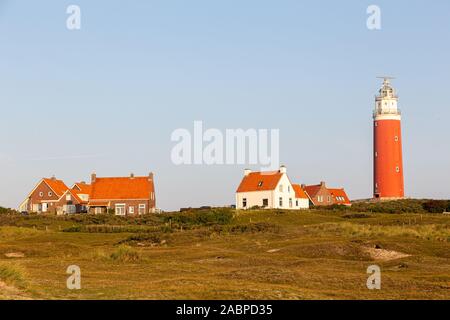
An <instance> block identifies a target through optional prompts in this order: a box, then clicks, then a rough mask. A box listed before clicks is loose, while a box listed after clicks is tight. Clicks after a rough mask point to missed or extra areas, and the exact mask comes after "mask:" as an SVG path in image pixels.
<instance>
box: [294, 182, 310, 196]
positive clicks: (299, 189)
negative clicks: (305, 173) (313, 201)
mask: <svg viewBox="0 0 450 320" xmlns="http://www.w3.org/2000/svg"><path fill="white" fill-rule="evenodd" d="M292 188H294V191H295V197H296V198H297V199H308V195H307V194H306V193H305V191H304V190H303V189H302V187H301V186H300V185H299V184H293V185H292Z"/></svg>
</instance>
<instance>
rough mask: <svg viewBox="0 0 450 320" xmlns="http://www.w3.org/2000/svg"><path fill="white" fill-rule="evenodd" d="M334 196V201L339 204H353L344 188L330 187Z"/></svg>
mask: <svg viewBox="0 0 450 320" xmlns="http://www.w3.org/2000/svg"><path fill="white" fill-rule="evenodd" d="M328 190H329V191H330V192H331V195H332V196H333V198H334V201H335V202H336V203H338V204H346V205H348V204H351V202H350V199H349V198H348V196H347V193H346V192H345V190H344V189H328Z"/></svg>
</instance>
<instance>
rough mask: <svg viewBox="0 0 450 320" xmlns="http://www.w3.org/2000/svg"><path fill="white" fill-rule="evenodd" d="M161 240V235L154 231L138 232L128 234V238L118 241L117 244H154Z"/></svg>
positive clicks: (159, 242)
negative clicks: (149, 232)
mask: <svg viewBox="0 0 450 320" xmlns="http://www.w3.org/2000/svg"><path fill="white" fill-rule="evenodd" d="M161 242H162V239H161V236H160V235H159V234H156V233H151V234H147V233H140V234H135V235H132V236H129V237H128V238H126V239H124V240H121V241H119V244H137V243H144V244H149V245H151V246H154V245H159V244H161Z"/></svg>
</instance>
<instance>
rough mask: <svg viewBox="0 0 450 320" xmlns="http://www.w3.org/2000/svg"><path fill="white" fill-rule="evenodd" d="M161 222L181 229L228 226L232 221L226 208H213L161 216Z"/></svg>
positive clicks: (229, 211) (230, 211) (231, 215)
mask: <svg viewBox="0 0 450 320" xmlns="http://www.w3.org/2000/svg"><path fill="white" fill-rule="evenodd" d="M161 219H162V221H163V222H166V223H169V224H170V225H173V224H174V225H176V226H181V227H192V226H199V225H213V224H228V223H230V222H231V220H232V219H233V213H232V210H230V209H228V208H215V209H204V210H191V211H185V212H180V213H172V214H164V215H161Z"/></svg>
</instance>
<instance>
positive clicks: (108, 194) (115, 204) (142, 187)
mask: <svg viewBox="0 0 450 320" xmlns="http://www.w3.org/2000/svg"><path fill="white" fill-rule="evenodd" d="M87 205H88V208H89V213H93V214H101V213H106V212H110V211H114V213H115V214H116V215H120V216H124V215H141V214H146V213H153V212H155V209H156V198H155V186H154V181H153V173H150V174H149V175H148V176H145V177H135V176H134V175H133V174H131V175H130V176H129V177H108V178H100V177H97V175H96V174H95V173H93V174H92V175H91V190H90V195H89V202H88V204H87Z"/></svg>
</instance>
